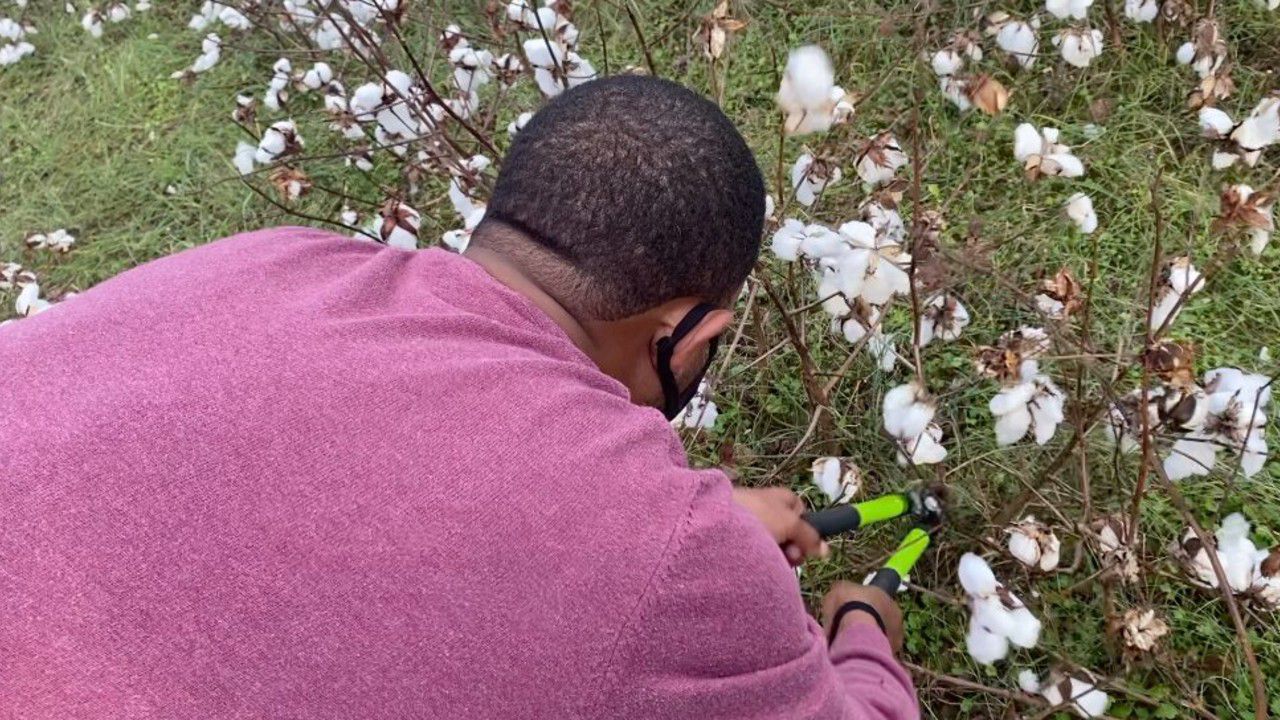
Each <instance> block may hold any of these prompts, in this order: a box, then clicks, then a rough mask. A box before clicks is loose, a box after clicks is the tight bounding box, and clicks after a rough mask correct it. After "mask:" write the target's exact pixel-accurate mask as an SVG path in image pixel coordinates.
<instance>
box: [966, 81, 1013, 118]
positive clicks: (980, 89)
mask: <svg viewBox="0 0 1280 720" xmlns="http://www.w3.org/2000/svg"><path fill="white" fill-rule="evenodd" d="M965 94H966V95H968V96H969V101H970V102H972V103H973V106H974V107H976V108H978V109H979V110H981V111H982V112H984V113H986V114H988V115H998V114H1000V112H1002V111H1003V110H1004V108H1005V106H1006V105H1008V104H1009V91H1008V89H1006V88H1005V86H1004V85H1003V84H1001V82H1000V81H999V80H996V79H995V78H993V77H991V76H990V75H978V76H977V77H975V78H973V79H972V80H970V81H969V83H968V84H967V85H966V86H965Z"/></svg>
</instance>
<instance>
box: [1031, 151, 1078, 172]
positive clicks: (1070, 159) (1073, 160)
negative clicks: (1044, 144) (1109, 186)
mask: <svg viewBox="0 0 1280 720" xmlns="http://www.w3.org/2000/svg"><path fill="white" fill-rule="evenodd" d="M1040 172H1042V173H1044V174H1045V175H1057V176H1061V177H1068V178H1076V177H1080V176H1082V175H1084V163H1083V162H1081V161H1080V158H1078V157H1076V156H1075V155H1072V154H1071V153H1052V154H1050V155H1045V156H1044V159H1043V160H1042V161H1041V163H1040Z"/></svg>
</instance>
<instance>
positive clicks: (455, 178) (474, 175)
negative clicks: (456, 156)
mask: <svg viewBox="0 0 1280 720" xmlns="http://www.w3.org/2000/svg"><path fill="white" fill-rule="evenodd" d="M491 163H492V161H491V160H490V159H489V158H488V157H487V156H485V155H472V156H471V157H469V158H467V159H466V160H464V161H463V162H462V163H461V164H459V165H458V166H456V167H450V170H451V177H450V178H449V202H450V203H451V204H452V205H453V209H454V211H455V212H457V213H458V217H460V218H461V219H462V220H463V221H464V222H468V221H469V220H470V218H471V217H472V216H473V215H475V214H476V213H477V212H478V213H480V215H479V217H477V218H476V220H475V223H478V222H479V219H480V218H483V217H484V211H485V203H484V202H482V201H480V200H479V199H478V198H477V193H478V191H479V190H480V183H481V180H482V178H483V175H484V171H485V170H486V169H487V168H488V167H489V165H490V164H491ZM475 223H472V227H474V226H475Z"/></svg>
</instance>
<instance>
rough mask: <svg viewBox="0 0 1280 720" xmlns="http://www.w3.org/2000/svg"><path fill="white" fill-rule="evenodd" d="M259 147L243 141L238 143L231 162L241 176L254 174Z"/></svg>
mask: <svg viewBox="0 0 1280 720" xmlns="http://www.w3.org/2000/svg"><path fill="white" fill-rule="evenodd" d="M257 152H258V147H257V146H256V145H253V144H251V143H247V142H245V141H243V140H241V141H240V142H238V143H236V154H235V156H234V157H233V158H232V160H231V162H232V163H233V164H234V165H235V166H236V170H237V171H239V173H240V174H241V175H248V174H250V173H252V172H253V166H254V159H255V156H256V155H257Z"/></svg>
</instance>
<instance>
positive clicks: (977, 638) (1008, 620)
mask: <svg viewBox="0 0 1280 720" xmlns="http://www.w3.org/2000/svg"><path fill="white" fill-rule="evenodd" d="M959 575H960V585H961V586H962V587H963V588H964V591H965V594H966V595H967V596H968V602H967V605H968V608H969V631H968V634H967V636H966V638H965V646H966V648H967V649H968V651H969V656H970V657H972V658H973V659H974V661H975V662H978V663H980V664H982V665H994V664H995V663H996V662H997V661H999V660H1003V659H1004V658H1006V657H1007V656H1008V655H1009V649H1010V646H1013V647H1020V648H1033V647H1035V646H1036V644H1037V643H1038V642H1039V640H1040V627H1041V626H1040V620H1039V619H1038V618H1036V616H1035V615H1034V614H1033V613H1032V612H1031V610H1030V609H1029V608H1027V606H1026V605H1025V604H1023V602H1022V601H1021V600H1020V599H1018V596H1016V595H1014V594H1013V593H1012V592H1011V591H1010V590H1009V589H1008V588H1007V587H1005V586H1004V585H1002V584H1001V583H1000V581H999V580H997V579H996V576H995V573H994V572H992V570H991V566H990V565H988V564H987V561H986V560H983V559H982V558H981V557H979V556H978V555H975V554H973V553H965V554H964V555H963V556H961V558H960V567H959Z"/></svg>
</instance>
